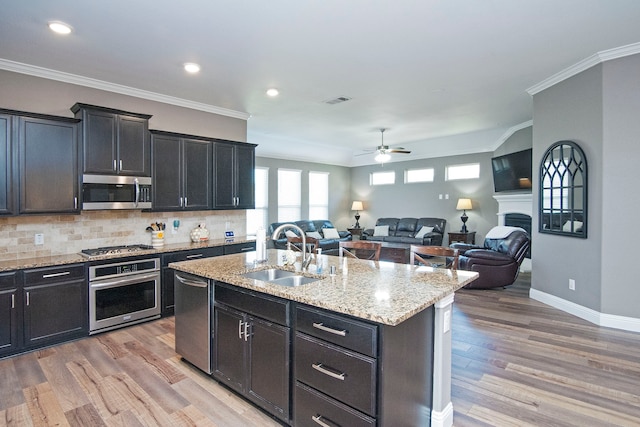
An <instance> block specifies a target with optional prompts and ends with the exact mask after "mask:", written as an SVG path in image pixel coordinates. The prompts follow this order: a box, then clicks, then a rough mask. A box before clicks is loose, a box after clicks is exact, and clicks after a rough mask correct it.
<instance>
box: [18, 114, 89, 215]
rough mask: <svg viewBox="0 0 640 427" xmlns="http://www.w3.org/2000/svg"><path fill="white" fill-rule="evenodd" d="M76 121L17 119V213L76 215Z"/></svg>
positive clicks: (33, 118)
mask: <svg viewBox="0 0 640 427" xmlns="http://www.w3.org/2000/svg"><path fill="white" fill-rule="evenodd" d="M77 123H78V121H77V120H75V119H63V118H60V119H55V120H54V119H45V118H37V117H26V116H23V117H20V118H19V119H18V129H17V138H18V170H19V176H20V179H19V188H20V190H19V213H21V214H30V213H77V212H79V209H80V207H79V200H78V196H79V193H80V186H79V174H78V124H77Z"/></svg>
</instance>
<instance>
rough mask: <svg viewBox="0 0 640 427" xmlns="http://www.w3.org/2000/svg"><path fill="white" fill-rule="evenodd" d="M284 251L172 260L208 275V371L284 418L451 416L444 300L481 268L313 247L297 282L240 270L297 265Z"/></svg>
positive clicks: (439, 420)
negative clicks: (316, 251) (315, 251)
mask: <svg viewBox="0 0 640 427" xmlns="http://www.w3.org/2000/svg"><path fill="white" fill-rule="evenodd" d="M283 254H284V251H279V250H268V251H267V255H268V259H267V260H266V261H264V262H260V263H258V262H256V261H255V252H249V253H243V254H235V255H227V256H222V257H216V258H209V259H204V260H194V261H185V262H179V263H172V264H170V265H169V267H171V268H173V269H175V270H176V271H177V272H176V275H181V274H182V275H184V274H183V273H187V274H188V275H191V276H194V277H196V278H201V279H205V280H206V282H207V283H209V287H210V294H209V295H210V296H211V297H210V300H209V301H205V303H206V304H208V305H209V310H210V311H209V312H210V319H211V322H210V324H209V325H210V329H211V335H210V336H212V340H211V371H212V375H213V377H214V378H216V379H218V380H220V381H221V382H223V383H225V384H227V385H228V386H230V387H231V388H232V389H234V390H236V391H237V392H239V393H240V394H242V395H244V396H245V397H247V398H248V399H249V400H251V401H253V402H254V403H256V404H257V405H258V406H260V407H262V408H263V409H265V410H267V411H269V412H271V413H272V414H273V415H275V416H276V417H278V418H279V419H281V420H282V421H283V422H285V423H287V424H290V425H315V426H317V425H377V426H402V425H407V426H416V425H420V426H422V425H434V426H448V425H452V422H453V408H452V405H451V398H450V382H451V333H450V325H451V305H452V303H453V294H454V292H455V291H456V290H458V289H460V288H461V287H463V286H465V285H466V284H468V283H470V282H471V281H473V280H474V279H475V278H477V273H474V272H467V271H457V272H455V271H450V270H442V269H434V268H430V267H418V266H410V265H406V264H395V263H390V262H374V261H364V260H356V259H347V258H340V257H336V256H320V257H319V260H320V261H321V264H322V267H323V268H322V271H318V269H317V262H318V259H315V260H314V262H313V263H312V264H311V265H310V266H309V268H308V269H307V270H306V271H305V272H304V273H303V275H304V276H306V277H310V278H314V279H317V280H316V281H313V282H311V283H307V284H304V285H301V286H296V287H288V286H283V285H279V284H275V282H269V281H262V280H256V279H252V278H248V277H246V276H244V274H245V273H247V272H251V271H255V270H266V269H271V268H276V269H278V270H290V271H296V270H300V265H299V262H298V263H297V264H296V265H294V266H290V265H284V262H283ZM331 267H334V268H335V273H336V274H335V275H330V274H329V272H330V271H331ZM177 296H178V295H177V294H176V297H177ZM180 315H181V314H180V313H179V312H178V311H177V312H176V343H177V342H178V341H179V339H180V337H179V334H180V329H179V328H178V324H179V323H180V319H179V317H180ZM232 319H233V320H232ZM205 322H206V320H205ZM234 322H235V323H234ZM194 327H195V326H194ZM234 335H235V337H234ZM234 340H235V341H234ZM177 347H178V345H177V344H176V348H177ZM267 349H268V350H267ZM274 349H275V350H274ZM178 353H180V352H179V351H178ZM267 353H268V354H267ZM234 355H235V356H234ZM269 355H270V356H269ZM183 356H184V354H183ZM267 356H269V357H272V358H271V359H269V357H267ZM186 359H187V360H189V359H188V357H187V358H186ZM265 359H266V360H265ZM234 361H238V362H237V363H236V365H237V366H235V367H234V366H232V363H233V362H234ZM267 367H268V369H265V368H267ZM243 369H244V371H242V370H243ZM234 371H235V372H234ZM241 371H242V372H241ZM264 371H269V372H270V375H266V374H265V372H264ZM261 374H265V375H263V376H264V378H261V377H260V375H261ZM239 377H240V378H239ZM263 386H264V387H263ZM275 391H277V393H276V394H275V395H274V393H275ZM323 423H324V424H323Z"/></svg>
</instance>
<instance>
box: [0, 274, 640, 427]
mask: <svg viewBox="0 0 640 427" xmlns="http://www.w3.org/2000/svg"><path fill="white" fill-rule="evenodd" d="M524 279H525V280H521V281H519V282H518V283H517V284H516V285H514V286H511V287H508V288H507V289H498V290H461V291H459V292H457V293H456V301H455V303H454V315H453V367H452V368H453V378H452V400H453V405H454V411H455V412H454V424H455V426H456V427H464V426H580V427H583V426H640V334H636V333H630V332H622V331H617V330H612V329H607V328H600V327H597V326H594V325H592V324H590V323H588V322H586V321H583V320H581V319H578V318H575V317H573V316H571V315H568V314H566V313H563V312H561V311H558V310H555V309H553V308H550V307H548V306H546V305H544V304H541V303H538V302H536V301H533V300H531V299H529V298H528V283H527V280H526V279H527V278H526V277H524ZM173 340H174V323H173V318H166V319H159V320H156V321H153V322H148V323H145V324H142V325H136V326H131V327H128V328H125V329H120V330H117V331H112V332H107V333H103V334H100V335H96V336H92V337H89V338H85V339H82V340H79V341H75V342H71V343H67V344H63V345H59V346H55V347H52V348H48V349H44V350H40V351H35V352H31V353H28V354H24V355H20V356H15V357H12V358H8V359H4V360H0V426H83V427H85V426H133V427H135V426H221V427H222V426H224V427H227V426H233V427H235V426H243V427H244V426H278V425H279V423H277V422H276V421H274V420H273V419H271V418H270V417H269V416H267V415H265V414H264V413H263V412H261V411H259V410H257V409H255V408H253V406H252V405H251V404H249V403H247V402H246V401H244V400H243V399H240V398H238V397H236V396H235V395H234V394H233V393H231V392H230V391H228V390H227V389H226V388H224V387H221V386H220V385H218V384H217V383H216V382H215V381H213V380H211V379H210V378H209V377H207V376H206V375H204V374H203V373H201V372H200V371H198V370H197V369H195V368H193V367H191V366H190V365H189V364H187V363H184V362H182V361H181V360H180V358H179V356H178V355H176V354H175V352H174V350H173ZM345 427H346V426H345Z"/></svg>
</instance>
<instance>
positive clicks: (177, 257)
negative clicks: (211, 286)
mask: <svg viewBox="0 0 640 427" xmlns="http://www.w3.org/2000/svg"><path fill="white" fill-rule="evenodd" d="M223 254H224V253H223V248H222V246H213V247H205V248H200V249H191V250H186V251H180V252H171V253H168V254H162V256H161V263H162V294H161V299H160V301H161V304H162V316H163V317H164V316H171V315H173V313H174V309H175V295H174V289H175V284H174V270H173V269H172V268H169V264H170V263H172V262H180V261H191V260H195V259H202V258H209V257H214V256H220V255H223Z"/></svg>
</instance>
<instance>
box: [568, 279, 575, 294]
mask: <svg viewBox="0 0 640 427" xmlns="http://www.w3.org/2000/svg"><path fill="white" fill-rule="evenodd" d="M569 289H570V290H572V291H575V290H576V281H575V280H574V279H569Z"/></svg>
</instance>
